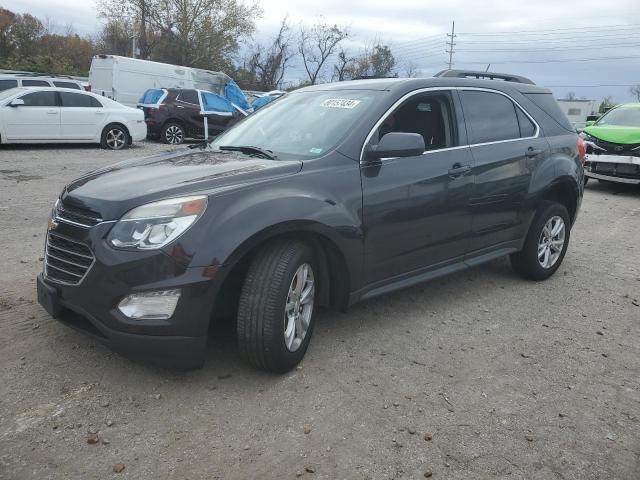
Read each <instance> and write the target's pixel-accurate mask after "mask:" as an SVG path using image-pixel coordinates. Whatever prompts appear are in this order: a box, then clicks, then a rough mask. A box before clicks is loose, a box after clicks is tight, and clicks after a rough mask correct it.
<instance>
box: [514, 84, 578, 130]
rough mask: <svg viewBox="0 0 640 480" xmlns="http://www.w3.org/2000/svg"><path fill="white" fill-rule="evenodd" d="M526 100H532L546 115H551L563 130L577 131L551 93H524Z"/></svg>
mask: <svg viewBox="0 0 640 480" xmlns="http://www.w3.org/2000/svg"><path fill="white" fill-rule="evenodd" d="M522 95H524V96H525V97H526V98H528V99H529V100H531V101H532V102H533V103H535V104H536V106H537V107H538V108H539V109H540V110H542V111H543V112H544V113H546V114H547V115H549V116H550V117H551V118H552V119H553V120H555V122H556V123H557V124H558V125H560V126H561V127H562V128H564V129H566V130H569V131H570V132H574V131H575V129H574V128H573V126H572V125H571V122H569V119H568V118H567V116H566V115H565V114H564V113H563V111H562V110H560V106H559V105H558V102H556V99H555V98H553V95H551V94H550V93H523V94H522Z"/></svg>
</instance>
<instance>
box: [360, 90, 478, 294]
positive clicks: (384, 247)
mask: <svg viewBox="0 0 640 480" xmlns="http://www.w3.org/2000/svg"><path fill="white" fill-rule="evenodd" d="M461 121H462V120H461V114H460V110H459V105H458V103H457V99H455V98H454V97H453V96H452V94H451V92H449V91H439V92H433V93H431V92H430V93H417V94H415V95H414V96H412V97H410V98H409V99H407V100H406V101H405V102H403V104H401V105H400V106H399V107H398V108H397V109H396V110H395V111H393V112H392V113H391V114H389V115H387V116H386V117H385V119H384V121H383V122H382V123H381V125H380V126H379V128H378V129H377V131H376V132H374V134H373V137H372V139H371V140H370V144H376V143H377V142H378V141H379V139H380V138H381V137H382V136H383V135H384V134H386V133H388V132H411V133H420V134H421V135H422V136H423V138H424V141H425V145H426V151H425V152H424V153H423V154H422V155H418V156H414V157H405V158H392V159H382V160H379V161H364V162H363V164H362V167H361V177H362V189H363V207H364V209H363V222H364V233H365V266H366V267H365V277H366V278H365V281H366V283H367V284H369V285H372V284H375V283H378V282H382V281H384V280H385V279H389V278H390V277H397V276H402V275H403V274H408V273H410V272H417V271H420V270H425V269H427V267H433V268H437V267H438V266H444V265H446V264H447V263H449V262H451V263H454V262H455V261H457V260H458V261H459V260H461V259H462V257H463V256H464V254H465V253H466V251H467V248H468V243H469V237H470V234H471V214H470V211H469V200H470V197H471V193H472V190H473V176H472V175H471V170H472V166H473V165H472V157H471V153H470V151H469V148H468V147H466V146H464V145H465V141H464V140H465V132H464V124H462V123H461Z"/></svg>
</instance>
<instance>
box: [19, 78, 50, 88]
mask: <svg viewBox="0 0 640 480" xmlns="http://www.w3.org/2000/svg"><path fill="white" fill-rule="evenodd" d="M22 86H23V87H50V86H51V84H50V83H49V82H47V81H45V80H22Z"/></svg>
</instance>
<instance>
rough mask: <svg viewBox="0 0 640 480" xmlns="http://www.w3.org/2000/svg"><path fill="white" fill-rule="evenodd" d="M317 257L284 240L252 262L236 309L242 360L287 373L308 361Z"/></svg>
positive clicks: (299, 243) (296, 243) (303, 248)
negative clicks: (305, 356) (305, 357)
mask: <svg viewBox="0 0 640 480" xmlns="http://www.w3.org/2000/svg"><path fill="white" fill-rule="evenodd" d="M315 271H317V270H316V269H315V258H314V255H313V250H312V249H311V248H310V247H309V246H308V245H306V244H304V243H302V242H299V241H295V240H289V241H282V242H278V243H275V244H272V245H269V246H268V247H266V248H264V249H263V250H262V251H261V252H260V253H259V254H258V255H257V256H256V257H255V259H254V260H253V261H252V263H251V265H250V266H249V270H248V272H247V274H246V277H245V279H244V284H243V286H242V291H241V293H240V303H239V306H238V324H237V338H238V345H239V348H240V354H241V356H242V357H243V358H244V359H245V360H246V361H247V362H248V363H250V364H251V365H253V366H254V367H256V368H259V369H261V370H267V371H272V372H279V373H283V372H287V371H289V370H291V369H292V368H294V367H295V366H296V365H297V364H298V363H299V362H300V360H302V357H304V354H305V352H306V351H307V347H308V345H309V341H310V339H311V333H312V331H313V318H314V317H313V314H314V305H315V296H316V295H315V293H316V276H315V274H314V272H315Z"/></svg>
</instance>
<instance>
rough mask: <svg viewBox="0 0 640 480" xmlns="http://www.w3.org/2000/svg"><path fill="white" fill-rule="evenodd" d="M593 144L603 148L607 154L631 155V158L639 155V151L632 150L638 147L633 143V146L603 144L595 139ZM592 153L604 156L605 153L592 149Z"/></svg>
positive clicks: (638, 144) (638, 145) (602, 141)
mask: <svg viewBox="0 0 640 480" xmlns="http://www.w3.org/2000/svg"><path fill="white" fill-rule="evenodd" d="M594 143H595V144H596V145H598V146H599V147H601V148H604V149H605V150H606V153H607V154H614V155H631V156H633V155H639V154H640V150H634V148H639V147H640V143H634V144H625V143H612V142H605V141H604V140H600V139H596V141H595V142H594ZM593 153H595V154H604V153H605V152H603V151H602V150H598V149H594V151H593Z"/></svg>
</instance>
